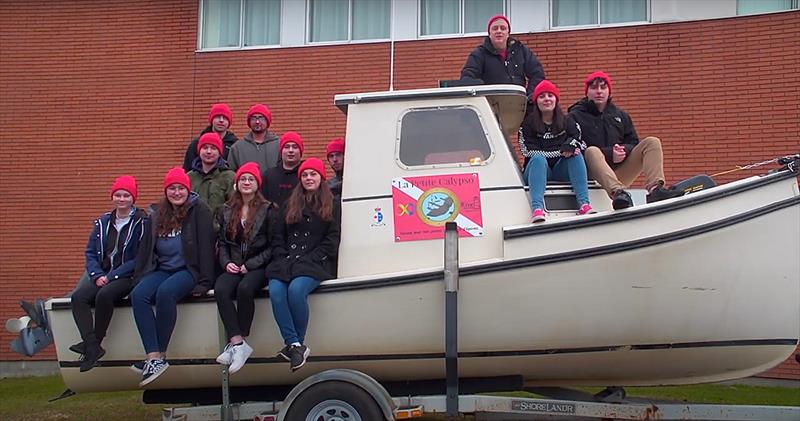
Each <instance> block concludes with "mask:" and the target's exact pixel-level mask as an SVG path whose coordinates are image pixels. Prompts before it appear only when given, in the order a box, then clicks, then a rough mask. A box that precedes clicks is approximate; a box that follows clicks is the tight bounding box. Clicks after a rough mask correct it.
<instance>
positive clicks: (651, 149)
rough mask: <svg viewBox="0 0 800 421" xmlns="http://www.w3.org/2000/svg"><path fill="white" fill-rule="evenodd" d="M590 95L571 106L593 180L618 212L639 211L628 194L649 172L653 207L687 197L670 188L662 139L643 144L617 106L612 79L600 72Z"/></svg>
mask: <svg viewBox="0 0 800 421" xmlns="http://www.w3.org/2000/svg"><path fill="white" fill-rule="evenodd" d="M584 88H585V93H586V96H585V97H583V98H582V99H581V100H579V101H578V102H576V103H575V104H574V105H572V106H571V107H569V114H570V115H571V116H572V117H573V118H574V119H575V121H576V122H578V124H579V125H580V127H581V134H582V137H583V140H584V141H585V142H586V143H587V144H588V145H589V147H588V148H587V149H586V151H585V152H584V156H585V159H586V169H587V170H588V173H589V177H591V178H594V179H595V180H597V182H598V183H600V185H601V186H603V188H604V189H605V190H606V191H607V192H608V195H609V196H610V197H611V199H612V205H613V207H614V209H625V208H629V207H631V206H633V200H632V199H631V196H630V194H628V192H626V191H625V189H626V188H628V187H629V186H630V185H631V184H632V183H633V182H634V180H636V178H637V177H638V176H639V174H641V173H642V172H644V178H645V180H644V181H645V188H646V189H647V203H651V202H657V201H659V200H665V199H670V198H673V197H678V196H681V195H683V192H682V191H680V190H675V189H673V188H671V187H670V188H667V187H665V185H664V154H663V152H662V150H661V140H659V139H658V138H657V137H653V136H649V137H646V138H644V139H642V141H641V142H640V141H639V137H638V136H637V134H636V129H635V128H634V127H633V121H631V117H630V116H629V115H628V113H626V112H625V111H623V110H622V109H621V108H617V106H616V105H614V104H613V103H612V102H611V77H610V76H608V75H607V74H605V73H603V72H594V73H591V74H590V75H589V76H587V77H586V80H585V81H584Z"/></svg>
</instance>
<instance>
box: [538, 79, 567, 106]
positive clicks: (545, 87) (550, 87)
mask: <svg viewBox="0 0 800 421" xmlns="http://www.w3.org/2000/svg"><path fill="white" fill-rule="evenodd" d="M545 92H550V93H551V94H553V95H555V96H556V101H559V100H560V98H561V92H558V88H557V87H556V85H555V84H553V82H550V81H549V80H547V79H545V80H543V81H541V82H539V84H538V85H536V88H535V89H534V90H533V95H532V96H531V99H532V100H534V101H536V98H539V95H541V94H543V93H545Z"/></svg>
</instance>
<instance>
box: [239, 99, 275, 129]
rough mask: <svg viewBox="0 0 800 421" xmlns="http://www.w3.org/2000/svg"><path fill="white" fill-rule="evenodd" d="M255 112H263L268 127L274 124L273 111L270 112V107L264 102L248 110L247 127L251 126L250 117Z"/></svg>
mask: <svg viewBox="0 0 800 421" xmlns="http://www.w3.org/2000/svg"><path fill="white" fill-rule="evenodd" d="M255 114H261V115H263V116H264V117H266V118H267V127H269V126H271V125H272V113H271V112H269V108H267V106H266V105H264V104H256V105H253V106H252V107H250V109H249V110H247V121H246V122H245V123H247V127H250V117H252V116H253V115H255Z"/></svg>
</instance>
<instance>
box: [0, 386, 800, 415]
mask: <svg viewBox="0 0 800 421" xmlns="http://www.w3.org/2000/svg"><path fill="white" fill-rule="evenodd" d="M63 390H64V383H63V382H62V381H61V377H34V378H25V379H3V380H0V420H4V421H11V420H37V421H40V420H104V421H106V420H159V419H160V418H161V409H162V408H163V406H160V405H144V404H142V403H141V397H142V392H138V391H132V392H111V393H90V394H85V395H77V396H73V397H70V398H67V399H63V400H59V401H56V402H47V400H48V399H50V398H53V397H55V396H58V395H59V394H61V392H62V391H63ZM626 390H627V392H628V395H629V396H640V397H653V398H660V399H671V400H676V401H684V400H685V401H689V402H704V403H735V404H766V405H789V406H800V390H798V389H790V388H780V387H759V386H738V385H698V386H680V387H634V388H628V389H626ZM592 391H594V390H592ZM515 395H517V396H526V397H535V396H534V395H531V394H526V393H524V392H522V393H519V394H515ZM441 419H443V418H442V417H426V418H423V419H420V421H433V420H441Z"/></svg>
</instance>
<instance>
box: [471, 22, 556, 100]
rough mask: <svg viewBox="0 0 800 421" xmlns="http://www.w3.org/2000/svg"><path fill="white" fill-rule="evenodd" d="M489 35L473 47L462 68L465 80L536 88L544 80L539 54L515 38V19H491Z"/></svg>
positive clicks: (528, 94)
mask: <svg viewBox="0 0 800 421" xmlns="http://www.w3.org/2000/svg"><path fill="white" fill-rule="evenodd" d="M486 30H487V31H488V32H489V35H488V36H487V37H486V38H484V40H483V44H481V45H479V46H478V47H476V48H475V49H474V50H472V53H470V55H469V57H467V62H466V63H464V67H463V68H462V69H461V80H462V81H463V80H467V81H470V80H472V81H475V82H477V83H483V84H485V85H491V84H512V85H520V86H523V87H526V90H527V96H528V97H529V98H530V96H531V94H532V93H533V88H535V87H536V85H538V84H539V82H541V81H542V80H544V78H545V77H544V69H543V68H542V64H541V63H539V59H538V58H537V57H536V54H533V52H531V50H530V49H529V48H528V47H526V46H525V45H524V44H523V43H521V42H520V41H519V40H517V39H514V38H511V36H510V34H511V22H509V20H508V18H507V17H505V16H503V15H495V16H492V17H491V18H489V24H488V25H487V27H486Z"/></svg>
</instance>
